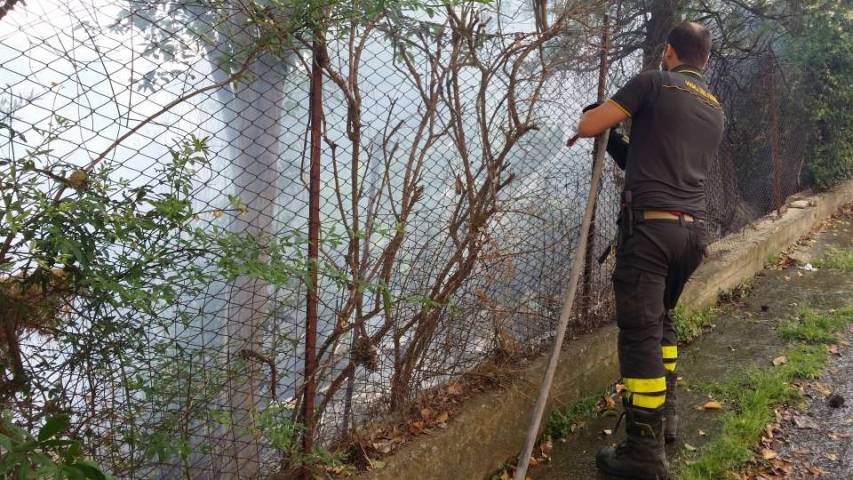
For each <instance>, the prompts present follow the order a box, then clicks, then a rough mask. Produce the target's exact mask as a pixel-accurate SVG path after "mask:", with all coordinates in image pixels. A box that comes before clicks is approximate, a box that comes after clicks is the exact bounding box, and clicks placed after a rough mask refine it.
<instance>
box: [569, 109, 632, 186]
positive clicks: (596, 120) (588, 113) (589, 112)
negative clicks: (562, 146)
mask: <svg viewBox="0 0 853 480" xmlns="http://www.w3.org/2000/svg"><path fill="white" fill-rule="evenodd" d="M581 112H583V115H582V116H581V121H580V123H579V124H578V131H577V133H576V134H575V135H573V136H572V138H570V139H569V140H568V141H567V142H566V146H567V147H571V146H573V145H574V144H575V143H577V141H578V140H579V139H580V138H584V137H595V136H598V135H600V134H602V133H604V131H605V130H607V129H608V128H610V127H613V126H615V125H618V124H619V123H621V122H622V121H624V120H625V119H626V118H628V114H626V113H625V111H624V110H622V109H621V108H619V107H618V106H616V104H614V103H613V102H611V101H607V102H604V104H601V103H598V102H596V103H591V104H589V105H587V106H585V107H583V110H581ZM611 122H612V124H611ZM602 125H606V126H604V127H603V128H601V130H597V129H598V128H599V127H601V126H602ZM611 137H613V135H611ZM607 151H608V152H609V151H610V141H608V148H607ZM625 151H626V152H627V147H626V149H625ZM612 155H613V154H612V153H611V156H612ZM626 156H627V153H626ZM614 159H616V157H614ZM616 163H617V164H619V165H620V166H622V165H623V164H622V163H619V160H617V161H616ZM622 168H623V169H624V168H625V167H624V166H623V167H622Z"/></svg>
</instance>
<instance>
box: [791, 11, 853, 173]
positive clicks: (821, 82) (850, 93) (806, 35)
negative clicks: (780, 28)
mask: <svg viewBox="0 0 853 480" xmlns="http://www.w3.org/2000/svg"><path fill="white" fill-rule="evenodd" d="M805 9H806V10H805V12H804V15H803V17H802V19H803V24H802V26H801V27H800V28H799V29H798V34H797V35H795V36H793V37H792V38H791V39H790V40H789V42H790V43H789V44H788V45H786V47H785V49H786V52H787V55H786V56H787V57H788V58H787V59H786V60H787V61H791V62H792V63H793V64H794V65H795V66H796V67H797V70H799V74H797V75H793V76H792V80H793V82H794V83H795V86H796V87H797V88H798V89H799V90H800V94H801V95H802V97H803V98H805V99H806V104H807V105H806V106H807V111H808V112H809V115H810V118H808V119H807V120H808V121H807V122H803V123H802V124H803V125H809V126H810V127H807V129H806V130H804V131H803V132H802V136H803V137H804V138H807V139H809V142H810V145H809V147H810V148H809V150H810V154H809V158H808V159H807V161H806V165H807V168H808V172H809V175H810V176H811V179H812V181H813V182H814V184H815V186H816V187H818V188H819V189H825V188H829V187H831V186H832V185H834V184H836V183H838V182H840V181H843V180H845V179H847V178H850V177H851V176H853V7H851V5H850V3H849V2H847V1H846V0H823V1H820V2H813V3H811V4H809V5H808V6H807V7H805ZM809 129H810V130H811V131H809Z"/></svg>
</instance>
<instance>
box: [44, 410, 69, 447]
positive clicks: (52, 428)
mask: <svg viewBox="0 0 853 480" xmlns="http://www.w3.org/2000/svg"><path fill="white" fill-rule="evenodd" d="M69 425H71V419H70V418H69V417H68V415H56V416H54V417H50V418H48V419H47V422H45V424H44V426H43V427H41V430H39V434H38V440H39V442H44V441H46V440H48V439H50V438H52V437H53V436H54V435H56V434H57V433H59V432H62V431H64V430H66V429H67V428H68V426H69Z"/></svg>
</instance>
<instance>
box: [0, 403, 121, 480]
mask: <svg viewBox="0 0 853 480" xmlns="http://www.w3.org/2000/svg"><path fill="white" fill-rule="evenodd" d="M69 425H70V420H69V418H68V417H67V416H65V415H56V416H53V417H50V418H48V419H47V421H46V422H45V423H44V425H43V426H42V427H41V429H40V430H39V432H38V434H37V435H36V436H32V435H30V434H29V433H28V432H27V431H26V430H25V429H23V428H21V427H19V426H17V425H15V424H14V423H13V422H12V417H11V415H9V414H8V413H4V414H3V415H2V416H0V478H3V479H6V478H16V479H18V480H30V479H33V480H35V479H42V478H51V479H55V480H61V479H71V480H83V479H87V478H88V479H94V480H106V479H107V478H108V477H107V475H106V474H104V472H102V471H101V469H100V468H98V467H97V466H96V465H95V464H94V463H92V462H90V461H88V460H86V459H85V458H84V456H83V449H82V447H81V445H80V442H79V441H78V440H74V439H71V438H69V437H67V436H65V435H63V432H65V431H67V430H68V427H69Z"/></svg>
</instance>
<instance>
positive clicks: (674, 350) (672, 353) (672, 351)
mask: <svg viewBox="0 0 853 480" xmlns="http://www.w3.org/2000/svg"><path fill="white" fill-rule="evenodd" d="M660 349H661V354H662V356H663V366H664V368H666V371H668V372H674V371H675V362H676V360H678V346H677V345H662V346H661V347H660Z"/></svg>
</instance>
